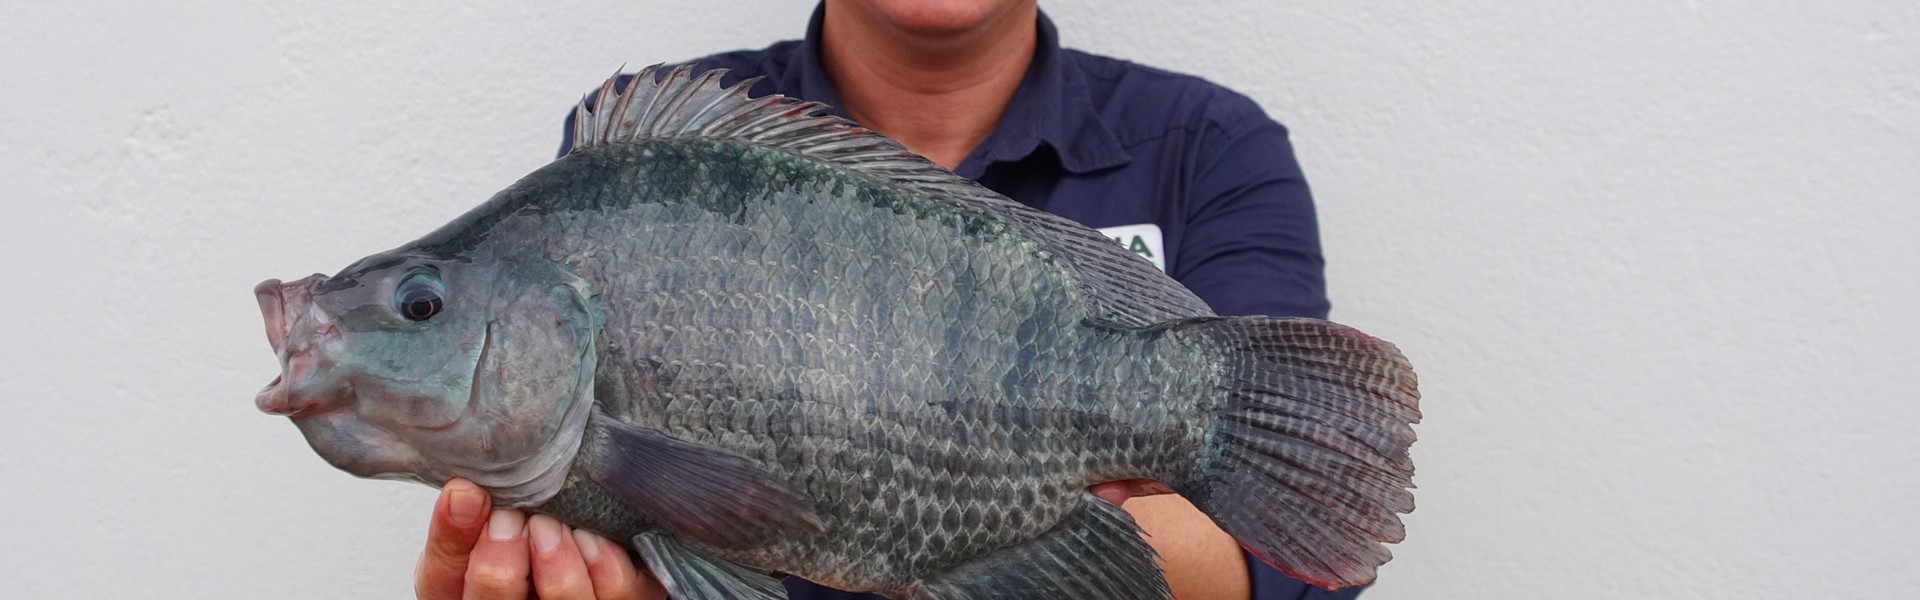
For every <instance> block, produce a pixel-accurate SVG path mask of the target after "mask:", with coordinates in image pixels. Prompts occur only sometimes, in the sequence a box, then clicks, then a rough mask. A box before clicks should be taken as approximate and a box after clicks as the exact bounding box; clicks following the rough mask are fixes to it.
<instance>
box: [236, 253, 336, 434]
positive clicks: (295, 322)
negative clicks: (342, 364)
mask: <svg viewBox="0 0 1920 600" xmlns="http://www.w3.org/2000/svg"><path fill="white" fill-rule="evenodd" d="M326 279H327V277H326V276H325V275H322V274H319V273H315V274H313V275H310V276H307V277H305V278H302V279H299V280H296V281H294V282H292V283H281V282H280V280H278V279H268V280H266V281H262V282H260V285H256V286H253V295H254V298H255V299H256V300H258V301H259V303H260V316H261V317H262V319H263V320H264V321H265V323H266V329H267V343H268V344H270V345H272V346H273V353H274V355H275V356H277V357H279V359H280V375H279V376H276V377H274V378H273V381H271V382H269V383H267V387H266V388H265V389H262V390H260V393H259V394H257V395H255V396H254V400H253V402H254V406H255V407H257V408H259V409H260V411H261V412H264V413H267V414H270V415H280V416H287V417H295V418H298V417H302V416H307V415H311V414H317V413H320V412H325V411H328V410H332V409H334V408H338V407H339V406H341V405H342V404H343V403H342V402H340V401H339V398H338V397H337V396H338V395H329V394H321V393H314V390H315V388H317V387H319V386H316V385H313V384H314V383H315V381H314V380H315V378H316V374H317V373H319V372H320V370H321V366H322V363H323V361H324V360H325V358H326V357H325V356H324V355H323V352H322V350H323V349H324V347H325V346H326V345H327V342H331V341H334V340H338V339H339V338H340V330H339V328H337V327H334V325H333V322H332V319H329V318H328V317H327V315H326V312H324V311H322V310H320V309H319V307H317V306H315V305H314V303H313V286H314V285H315V284H318V283H319V282H322V281H326Z"/></svg>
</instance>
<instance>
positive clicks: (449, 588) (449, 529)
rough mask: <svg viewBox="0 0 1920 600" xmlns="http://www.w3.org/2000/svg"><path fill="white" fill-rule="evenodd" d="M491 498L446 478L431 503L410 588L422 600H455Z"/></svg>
mask: <svg viewBox="0 0 1920 600" xmlns="http://www.w3.org/2000/svg"><path fill="white" fill-rule="evenodd" d="M490 505H491V498H489V497H488V496H487V493H486V491H484V490H481V489H480V486H477V485H474V484H472V483H469V482H467V481H466V480H464V479H455V480H452V481H448V482H447V485H446V486H444V487H442V488H441V489H440V499H439V500H438V501H436V502H434V505H433V517H432V520H431V521H429V522H428V525H427V546H426V548H425V549H424V550H422V551H421V552H420V561H419V563H417V564H416V565H415V566H414V570H413V588H414V591H415V593H417V594H418V595H419V596H420V598H421V599H422V600H456V599H458V598H459V597H460V590H461V589H462V588H463V587H465V582H466V577H467V555H468V553H471V552H472V551H473V546H474V544H475V543H476V542H478V541H480V534H481V532H482V531H483V530H485V529H486V523H487V519H486V516H487V508H488V507H489V506H490Z"/></svg>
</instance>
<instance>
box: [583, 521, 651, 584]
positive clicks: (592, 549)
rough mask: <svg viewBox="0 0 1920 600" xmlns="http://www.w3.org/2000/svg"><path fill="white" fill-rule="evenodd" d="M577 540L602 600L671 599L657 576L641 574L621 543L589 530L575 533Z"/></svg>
mask: <svg viewBox="0 0 1920 600" xmlns="http://www.w3.org/2000/svg"><path fill="white" fill-rule="evenodd" d="M573 540H574V544H575V546H576V547H578V548H579V549H580V555H581V557H582V558H584V559H586V562H587V574H588V576H589V577H591V578H592V580H593V592H594V594H595V595H596V596H597V597H599V598H600V599H601V600H667V590H666V589H665V588H662V587H661V586H660V582H659V581H658V580H655V579H654V578H653V576H651V575H648V574H645V573H641V572H639V569H638V568H635V567H634V565H633V558H632V557H630V556H629V555H628V554H627V551H626V549H625V548H622V547H620V545H619V544H615V543H613V542H610V541H607V539H606V538H602V537H600V536H597V535H594V534H593V533H591V532H588V531H585V530H574V532H573Z"/></svg>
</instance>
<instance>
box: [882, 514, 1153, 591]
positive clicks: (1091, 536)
mask: <svg viewBox="0 0 1920 600" xmlns="http://www.w3.org/2000/svg"><path fill="white" fill-rule="evenodd" d="M1157 557H1158V555H1156V554H1154V552H1153V548H1152V547H1151V546H1148V545H1147V542H1146V540H1143V539H1140V527H1139V526H1138V525H1136V524H1134V522H1133V517H1131V516H1128V515H1127V513H1126V511H1123V510H1121V509H1120V507H1118V506H1114V505H1113V504H1111V503H1108V502H1106V501H1104V500H1101V499H1099V498H1096V497H1094V496H1093V495H1092V494H1087V495H1086V499H1085V501H1084V503H1083V504H1082V505H1081V506H1080V508H1079V509H1077V510H1075V511H1073V513H1072V514H1070V515H1068V516H1067V518H1066V520H1064V521H1062V522H1061V523H1060V525H1058V526H1056V527H1054V528H1053V530H1051V531H1048V532H1047V533H1046V534H1044V535H1041V536H1040V537H1037V538H1034V539H1032V540H1028V541H1027V542H1025V543H1022V544H1019V545H1016V546H1011V547H1007V548H1002V549H1000V550H997V551H994V552H993V553H991V554H988V555H986V556H982V557H980V558H976V559H973V560H971V561H968V562H966V563H963V564H961V565H960V566H958V567H955V568H953V569H951V570H948V571H947V572H945V573H941V574H938V575H934V576H932V577H929V578H927V579H926V580H923V581H921V582H920V583H919V584H918V585H916V586H914V587H913V588H911V589H910V590H908V593H907V594H906V595H905V596H904V597H905V598H907V599H908V600H1016V599H1028V598H1048V599H1058V600H1108V599H1112V600H1169V599H1171V598H1172V597H1173V592H1172V591H1170V590H1168V588H1167V581H1166V578H1165V577H1163V576H1162V575H1161V573H1160V566H1159V565H1158V564H1155V559H1156V558H1157Z"/></svg>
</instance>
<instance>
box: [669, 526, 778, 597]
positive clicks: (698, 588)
mask: <svg viewBox="0 0 1920 600" xmlns="http://www.w3.org/2000/svg"><path fill="white" fill-rule="evenodd" d="M633 547H634V549H636V550H639V551H640V557H641V558H642V559H644V560H646V561H647V568H648V569H651V570H652V571H653V576H654V577H656V578H658V579H659V580H660V585H661V586H663V587H665V588H667V595H668V596H669V597H671V598H673V599H674V600H781V599H783V598H786V597H787V590H786V588H784V587H781V585H780V581H779V580H777V579H774V578H773V576H771V575H768V574H766V573H761V572H759V571H755V570H752V569H748V568H746V567H742V566H740V565H736V564H733V563H730V562H725V561H719V560H713V559H710V558H707V557H705V556H702V555H700V554H698V553H696V552H694V551H692V550H688V549H687V548H686V547H684V546H681V545H680V544H679V543H678V542H675V541H673V540H672V539H671V538H668V537H665V536H662V535H660V534H655V533H643V534H640V535H636V536H633Z"/></svg>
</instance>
